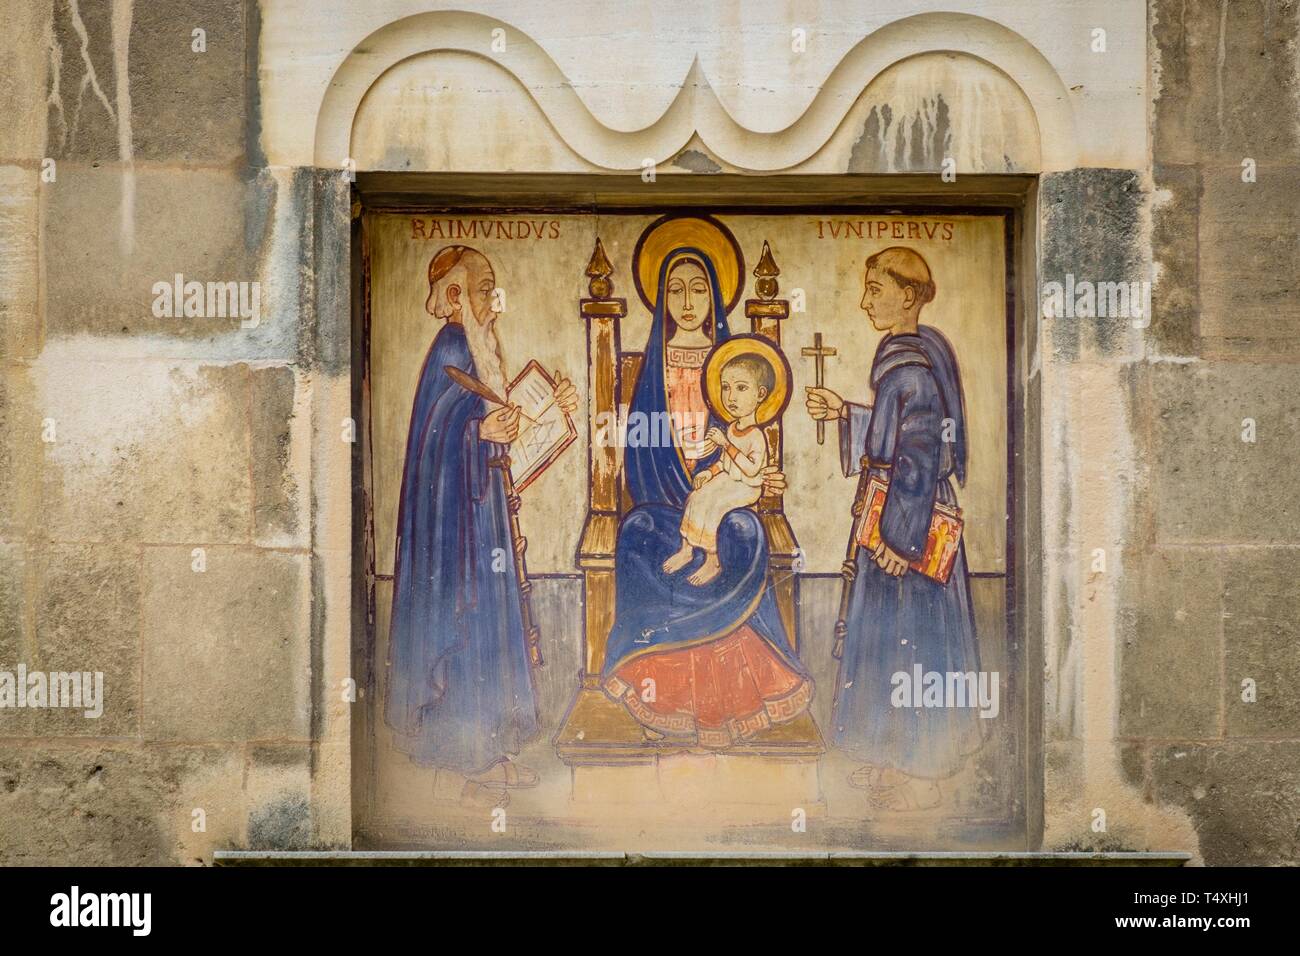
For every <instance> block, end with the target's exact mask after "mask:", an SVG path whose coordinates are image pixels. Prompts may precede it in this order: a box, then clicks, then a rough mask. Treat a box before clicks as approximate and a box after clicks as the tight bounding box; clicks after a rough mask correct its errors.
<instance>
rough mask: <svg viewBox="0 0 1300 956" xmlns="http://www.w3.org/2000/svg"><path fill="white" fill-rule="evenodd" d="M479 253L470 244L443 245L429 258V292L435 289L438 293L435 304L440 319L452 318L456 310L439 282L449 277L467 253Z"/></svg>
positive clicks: (435, 311)
mask: <svg viewBox="0 0 1300 956" xmlns="http://www.w3.org/2000/svg"><path fill="white" fill-rule="evenodd" d="M470 252H474V253H477V252H478V250H477V249H471V248H470V247H469V246H461V245H455V246H443V247H442V248H441V249H439V250H438V251H437V252H436V253H434V256H433V258H432V259H430V260H429V294H430V295H432V294H433V293H434V292H435V291H436V292H437V293H438V299H437V302H436V303H435V304H434V315H435V316H437V317H438V318H440V319H446V318H450V317H451V315H452V313H453V312H454V311H455V310H454V309H453V308H452V306H451V303H450V302H448V301H447V290H446V289H442V288H440V287H439V283H441V282H442V280H443V279H445V278H447V276H449V275H450V274H451V272H452V270H453V269H455V268H456V267H457V266H458V265H460V263H461V260H462V259H464V258H465V255H466V253H470Z"/></svg>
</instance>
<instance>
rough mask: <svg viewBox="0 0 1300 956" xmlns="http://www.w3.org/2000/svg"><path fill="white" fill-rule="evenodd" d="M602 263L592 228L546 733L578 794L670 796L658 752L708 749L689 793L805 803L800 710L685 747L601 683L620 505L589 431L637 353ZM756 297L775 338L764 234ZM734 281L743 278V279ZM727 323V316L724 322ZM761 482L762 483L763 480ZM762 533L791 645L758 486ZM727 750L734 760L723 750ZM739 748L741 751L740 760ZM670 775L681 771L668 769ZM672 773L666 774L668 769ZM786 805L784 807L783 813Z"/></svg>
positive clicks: (622, 388) (795, 553) (806, 729)
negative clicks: (577, 458) (554, 724)
mask: <svg viewBox="0 0 1300 956" xmlns="http://www.w3.org/2000/svg"><path fill="white" fill-rule="evenodd" d="M612 274H613V266H612V265H611V264H610V262H609V259H608V258H607V257H606V255H605V250H604V247H603V246H602V244H601V242H600V239H599V238H597V240H596V244H595V248H594V250H593V251H592V255H591V260H590V262H589V263H588V265H587V269H586V276H587V278H588V291H589V293H590V295H589V297H587V298H584V299H582V300H580V303H579V314H580V316H581V317H582V319H583V321H584V322H585V323H586V325H587V395H588V439H589V440H588V450H589V451H588V454H589V462H588V464H589V470H590V485H589V494H590V498H589V505H588V511H587V516H586V520H585V522H584V525H583V531H582V538H581V540H580V542H579V545H578V552H577V558H576V564H577V567H578V569H579V571H581V573H582V588H583V606H584V629H583V658H582V659H583V666H582V669H581V671H580V672H579V675H578V676H579V682H578V688H577V691H576V692H575V695H574V698H573V701H572V703H571V704H570V706H569V710H568V712H567V714H566V715H565V719H564V721H563V722H562V723H561V725H560V729H559V731H558V732H557V733H556V735H555V738H554V743H555V748H556V752H557V754H558V755H559V757H560V759H561V760H562V761H563V762H564V763H565V764H567V765H568V766H569V767H570V768H572V774H573V799H574V800H575V801H579V802H588V803H597V802H626V801H629V800H631V801H665V800H666V801H667V802H669V803H672V802H674V797H675V796H681V794H679V793H674V792H671V791H673V790H675V789H680V787H677V786H676V785H674V784H672V783H671V782H670V781H669V780H668V779H667V778H666V777H665V774H663V773H661V772H660V761H661V759H662V758H663V757H665V756H670V755H676V754H681V753H683V752H695V753H710V754H714V755H716V756H718V757H719V758H721V759H719V760H715V761H712V762H711V763H712V769H711V770H710V772H709V773H707V774H704V775H703V777H702V776H701V775H700V774H694V775H691V776H690V778H689V780H688V789H690V790H691V791H692V793H691V794H689V796H691V797H694V798H698V799H705V800H709V801H719V802H724V803H742V804H754V803H763V804H767V803H777V804H781V805H783V806H786V807H790V806H805V807H807V806H812V805H817V804H818V803H819V801H820V789H819V786H818V783H817V762H818V758H819V757H820V756H821V754H822V753H824V752H825V745H824V743H823V741H822V737H821V734H820V732H819V731H818V729H817V726H816V723H815V722H814V721H813V719H812V715H811V713H804V714H803V715H802V716H800V717H799V718H798V719H797V720H794V721H792V722H790V723H788V724H780V725H776V726H774V727H772V728H771V729H769V730H767V731H765V732H763V733H762V734H760V735H759V736H757V737H754V738H751V739H750V740H747V741H745V742H744V743H741V744H738V745H735V746H733V747H731V748H728V749H727V750H723V751H705V750H702V749H699V748H692V747H690V746H689V745H685V744H683V743H682V742H681V741H674V740H673V739H672V738H664V739H658V740H650V739H647V735H646V734H645V733H644V732H643V730H642V728H641V725H640V724H638V723H637V722H636V721H635V720H633V718H632V717H631V715H630V714H628V713H627V711H626V709H625V708H624V707H623V706H622V705H620V704H618V703H615V702H614V701H611V700H610V699H609V698H608V697H607V696H606V695H605V693H604V691H602V690H601V687H600V681H601V672H602V669H603V667H604V664H605V642H606V638H607V636H608V634H609V631H610V628H611V627H612V626H613V623H614V545H615V540H616V538H617V533H618V527H619V522H620V521H621V519H622V516H623V515H624V514H625V513H626V512H627V511H628V510H629V508H630V507H631V501H630V498H629V496H628V492H627V487H626V483H625V481H624V476H623V472H622V449H621V448H620V447H617V446H618V443H617V442H608V441H606V442H597V441H595V440H592V439H593V438H594V436H595V435H596V434H597V433H598V430H599V429H600V428H601V427H602V426H603V427H605V428H608V423H609V422H610V421H613V420H620V419H614V418H613V417H612V416H616V415H619V414H620V409H626V408H627V407H628V406H630V404H631V401H632V392H633V389H634V388H635V386H636V381H637V375H638V373H639V372H640V368H641V361H642V353H641V352H640V351H635V350H634V351H626V350H624V349H623V348H622V345H621V340H620V323H621V320H622V319H623V318H624V316H626V315H627V299H625V298H616V297H615V296H614V284H613V281H612V279H611V275H612ZM753 274H754V276H755V280H756V281H755V284H754V286H755V292H756V295H757V297H756V298H752V299H747V300H745V303H744V308H745V317H746V318H747V319H748V320H749V324H750V329H751V331H752V332H753V333H755V334H758V335H762V336H764V337H766V338H767V339H769V340H770V341H771V342H772V343H773V344H774V345H775V346H776V347H777V348H778V349H779V348H780V346H781V322H782V320H784V319H786V318H787V317H788V316H789V314H790V304H789V301H788V300H786V299H779V298H777V292H778V284H777V278H776V277H777V275H779V270H778V269H777V267H776V263H775V261H774V260H773V257H772V253H771V250H770V249H769V248H768V244H767V243H766V242H764V243H763V252H762V255H761V257H760V258H759V261H758V265H757V266H756V267H755V269H754V273H753ZM742 279H743V277H742ZM732 324H733V328H734V327H735V325H736V324H738V323H735V322H734V320H733V323H732ZM767 438H768V447H769V448H770V449H772V453H771V458H770V459H769V461H770V463H771V464H775V465H777V466H781V464H782V443H781V423H780V422H779V421H778V422H774V423H773V424H771V425H769V426H767ZM764 490H765V491H766V489H764ZM754 507H755V508H756V510H757V511H758V513H759V517H760V520H761V521H762V523H763V527H764V529H765V530H766V532H767V538H768V543H769V570H768V586H769V587H770V588H771V589H772V591H773V592H774V596H775V598H776V603H777V608H778V610H779V612H780V615H781V618H782V621H783V623H784V625H785V628H786V633H787V634H789V635H790V639H791V642H792V644H793V645H794V647H795V650H796V651H798V650H799V616H798V582H797V578H796V574H797V572H798V571H799V570H801V568H802V563H801V561H800V553H799V549H798V544H797V542H796V541H795V537H794V533H793V531H792V530H791V528H790V523H789V522H788V521H787V520H786V516H785V512H784V507H783V502H782V498H781V496H780V495H779V494H764V495H763V496H762V497H761V498H760V499H759V501H758V503H757V505H755V506H754ZM731 758H736V759H731ZM741 758H743V759H741ZM679 776H680V775H679ZM674 779H676V778H674ZM787 812H788V811H787Z"/></svg>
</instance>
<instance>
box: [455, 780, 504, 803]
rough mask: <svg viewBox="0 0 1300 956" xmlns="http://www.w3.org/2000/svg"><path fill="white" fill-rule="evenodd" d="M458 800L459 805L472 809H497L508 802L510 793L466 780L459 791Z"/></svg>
mask: <svg viewBox="0 0 1300 956" xmlns="http://www.w3.org/2000/svg"><path fill="white" fill-rule="evenodd" d="M460 802H461V806H465V807H472V808H474V809H491V810H497V809H500V808H501V807H504V806H506V804H508V803H509V802H510V794H509V793H507V792H506V791H505V790H500V789H497V788H494V787H489V786H485V785H484V784H481V783H477V782H476V781H473V780H466V781H465V786H464V787H463V788H461V791H460Z"/></svg>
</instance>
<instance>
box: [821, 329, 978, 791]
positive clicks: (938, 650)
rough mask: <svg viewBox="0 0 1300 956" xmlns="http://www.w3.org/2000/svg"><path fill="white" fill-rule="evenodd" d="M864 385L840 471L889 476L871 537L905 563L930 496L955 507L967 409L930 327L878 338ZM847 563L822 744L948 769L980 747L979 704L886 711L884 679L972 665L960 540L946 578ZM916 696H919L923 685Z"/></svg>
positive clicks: (922, 538) (916, 543)
mask: <svg viewBox="0 0 1300 956" xmlns="http://www.w3.org/2000/svg"><path fill="white" fill-rule="evenodd" d="M871 386H872V389H873V390H874V392H875V405H874V406H872V407H871V408H867V407H865V406H862V405H855V404H852V403H849V404H848V409H849V418H848V421H847V422H841V424H840V462H841V465H842V466H843V469H844V474H845V475H846V476H851V475H855V474H857V473H858V472H859V470H860V467H861V465H860V462H861V459H862V457H863V456H864V455H865V456H866V458H867V459H868V465H869V468H870V471H871V474H872V475H873V476H879V477H881V478H883V479H885V480H887V481H888V482H889V494H888V496H887V497H886V499H885V507H884V511H883V513H882V515H881V521H880V531H881V535H882V537H883V538H884V540H885V543H886V544H888V545H889V546H890V547H891V548H892V549H893V550H894V551H895V552H897V553H899V554H901V555H903V556H904V557H906V558H908V559H909V560H915V559H917V558H919V557H920V556H921V555H922V554H923V553H924V551H925V546H926V539H927V537H928V535H929V530H930V516H931V513H932V511H933V509H934V504H935V502H936V501H939V502H943V503H944V504H948V505H956V504H957V498H956V495H955V494H954V492H953V488H952V482H951V479H952V478H953V477H956V478H957V480H958V482H961V483H964V482H965V479H966V448H967V433H966V420H965V408H964V402H963V398H962V389H961V377H960V374H959V372H958V368H957V361H956V357H955V356H954V355H953V351H952V347H951V346H950V345H949V344H948V341H947V340H946V339H945V338H944V337H943V335H941V334H940V333H939V332H938V331H936V330H935V329H932V328H930V327H928V326H920V327H919V329H918V331H917V334H915V335H891V336H888V337H886V338H885V339H884V340H883V341H882V342H881V343H880V346H879V347H878V348H877V350H876V357H875V361H874V362H873V364H872V369H871ZM945 419H947V420H949V423H948V426H947V430H946V431H947V434H946V436H945ZM945 437H947V438H948V439H949V440H948V441H944V438H945ZM855 560H856V565H857V576H856V577H855V578H854V581H853V585H852V589H851V591H850V597H849V608H848V614H847V617H846V624H847V626H848V629H847V632H846V634H845V638H844V655H843V658H842V659H841V661H840V668H839V679H838V681H837V682H836V684H835V701H834V707H833V711H832V719H831V727H832V731H831V739H832V741H833V743H834V745H835V746H836V747H838V748H839V749H841V750H844V751H846V752H848V753H850V754H852V755H853V756H855V757H857V758H859V759H861V760H863V761H864V762H868V763H873V764H877V765H883V766H889V767H894V768H897V769H899V770H902V771H903V772H905V773H908V774H911V775H913V776H917V777H926V778H939V777H946V776H949V775H950V774H952V773H955V772H956V771H957V770H958V769H960V768H961V765H962V763H963V761H964V759H965V757H966V756H967V755H968V754H970V753H971V752H973V751H974V750H976V749H978V747H979V746H980V743H981V742H982V739H983V736H984V727H983V726H982V723H983V721H982V719H981V718H980V716H979V710H978V708H977V707H951V706H948V707H945V706H939V707H920V706H904V707H895V706H893V702H892V699H891V698H892V697H893V690H894V684H893V677H894V675H895V674H898V673H900V672H901V673H906V674H907V675H908V677H909V679H910V678H912V677H913V675H915V674H916V673H917V671H916V667H917V665H920V668H921V673H925V672H931V671H933V672H938V673H940V674H944V675H946V674H948V673H950V672H957V673H967V672H975V673H978V671H979V649H978V645H977V643H976V637H975V618H974V614H973V612H972V608H971V599H970V583H969V581H968V579H967V571H966V549H965V544H964V542H963V543H962V544H961V545H960V546H959V548H958V551H957V558H956V561H955V563H954V564H953V568H952V572H951V574H950V576H949V578H948V583H947V584H946V585H944V584H939V583H938V582H937V581H933V580H931V579H930V578H928V577H926V576H925V575H922V574H919V573H917V572H915V571H912V570H908V571H907V572H906V573H905V574H904V575H903V576H902V577H897V578H896V577H894V576H892V575H890V574H887V573H885V572H884V571H883V570H881V569H880V568H879V567H878V566H877V565H876V562H875V561H874V560H873V559H872V557H871V554H870V552H868V551H867V550H866V549H865V548H861V547H860V548H858V549H857V553H856V559H855ZM915 694H916V700H918V701H919V699H920V694H921V689H920V688H916V689H915Z"/></svg>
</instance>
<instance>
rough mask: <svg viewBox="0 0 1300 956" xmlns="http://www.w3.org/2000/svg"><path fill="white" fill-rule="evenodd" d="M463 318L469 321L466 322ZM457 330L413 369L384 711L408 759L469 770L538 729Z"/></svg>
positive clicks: (503, 518) (487, 448) (488, 446)
mask: <svg viewBox="0 0 1300 956" xmlns="http://www.w3.org/2000/svg"><path fill="white" fill-rule="evenodd" d="M471 321H472V320H471ZM448 365H451V366H454V367H455V368H458V369H461V370H462V371H464V372H468V373H469V374H470V375H475V377H477V373H476V372H475V368H474V362H473V360H472V358H471V356H470V351H469V345H468V342H467V341H466V338H465V330H464V328H463V327H462V326H460V325H459V324H455V323H448V324H447V325H444V326H443V327H442V329H441V330H440V331H439V332H438V334H437V336H436V337H435V338H434V340H433V344H432V345H431V346H430V348H429V354H428V355H427V356H426V358H425V360H424V368H423V369H422V370H421V372H420V383H419V386H418V388H417V389H416V393H415V403H414V407H413V408H412V411H411V425H410V432H409V434H408V436H407V440H406V464H405V466H404V468H403V471H402V496H401V503H400V505H399V506H398V517H397V547H396V557H395V561H394V567H393V614H392V623H391V627H390V631H389V651H388V653H389V668H388V691H387V702H386V707H385V716H386V718H387V720H388V724H389V726H390V727H391V728H392V730H393V739H394V743H395V744H396V746H397V747H398V749H400V750H402V751H403V752H405V753H406V754H408V755H409V756H410V757H411V759H412V760H414V761H415V762H417V763H420V764H423V765H426V766H433V767H445V768H448V769H451V770H455V771H457V772H460V773H465V774H473V773H478V772H481V771H483V770H486V769H488V768H489V767H491V766H492V765H493V764H495V763H497V762H499V761H500V760H502V759H504V758H505V757H507V756H509V755H513V754H515V753H518V752H519V749H520V747H521V745H522V744H523V743H525V742H526V741H528V740H529V739H530V738H532V737H534V736H535V735H536V734H537V730H538V714H537V698H536V694H535V692H534V687H533V676H532V671H531V669H530V666H529V661H528V649H527V646H526V644H525V638H524V628H523V619H522V612H521V610H520V605H519V579H518V577H517V575H516V572H515V563H514V555H513V551H512V549H511V543H510V520H509V512H508V511H507V510H506V496H505V484H504V481H503V478H502V476H501V473H500V470H499V469H497V468H494V467H491V466H489V464H488V459H489V458H491V457H494V456H497V455H503V454H505V453H506V452H507V451H508V450H509V449H508V447H507V446H505V445H498V444H496V443H493V442H486V441H483V440H482V439H480V438H479V424H480V423H481V421H482V419H483V416H484V414H485V413H486V410H487V403H486V402H485V401H484V400H483V399H482V398H480V397H479V396H477V395H475V394H474V393H473V392H470V391H468V390H467V389H465V388H463V387H462V386H460V385H457V384H456V383H455V382H453V381H452V380H451V377H450V376H449V375H447V373H446V371H444V367H445V366H448Z"/></svg>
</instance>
